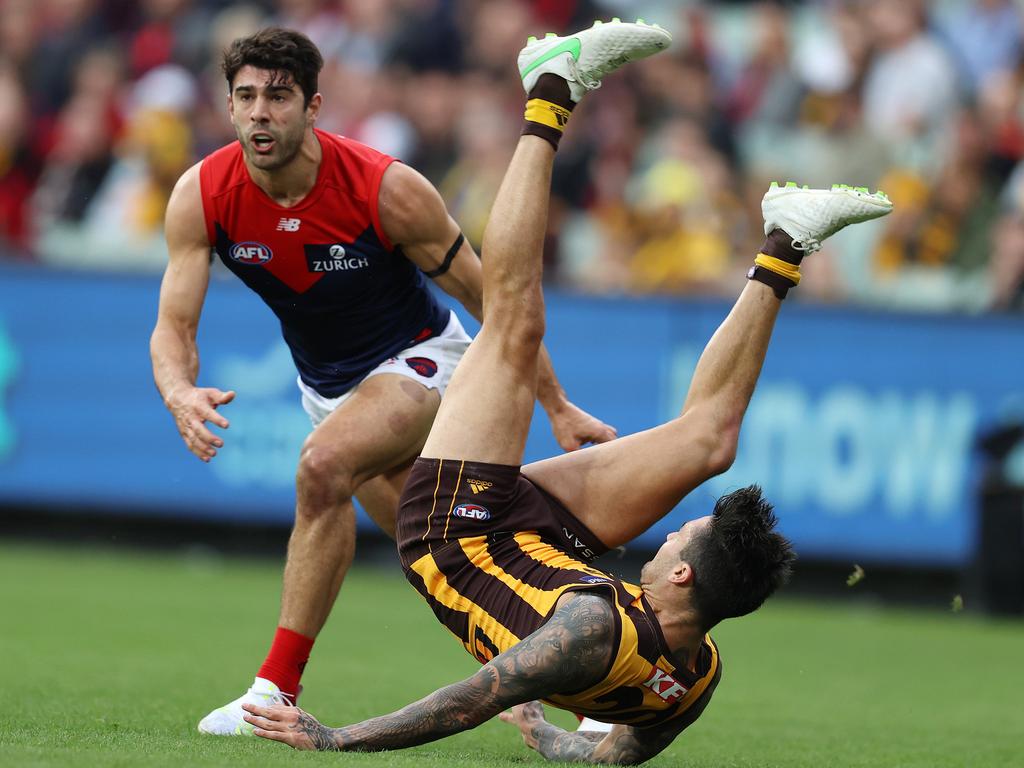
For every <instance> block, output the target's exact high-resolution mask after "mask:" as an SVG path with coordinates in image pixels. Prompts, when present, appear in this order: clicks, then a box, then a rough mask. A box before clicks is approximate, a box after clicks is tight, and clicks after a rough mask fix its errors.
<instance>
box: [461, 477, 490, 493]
mask: <svg viewBox="0 0 1024 768" xmlns="http://www.w3.org/2000/svg"><path fill="white" fill-rule="evenodd" d="M466 482H467V483H469V487H470V488H471V489H473V493H482V492H483V491H486V490H487V489H488V488H490V487H491V486H492V485H494V483H489V482H487V481H486V480H469V479H467V480H466Z"/></svg>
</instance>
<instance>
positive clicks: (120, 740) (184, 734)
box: [0, 544, 1024, 768]
mask: <svg viewBox="0 0 1024 768" xmlns="http://www.w3.org/2000/svg"><path fill="white" fill-rule="evenodd" d="M279 572H280V565H279V564H276V563H268V562H262V561H239V560H223V559H219V558H216V557H211V556H209V555H202V554H192V555H191V556H165V555H126V554H125V553H123V552H119V551H110V552H97V551H92V550H90V551H74V550H69V549H46V548H33V547H27V546H24V545H21V546H19V545H14V544H0V585H2V586H0V598H2V614H0V616H2V617H0V691H2V692H3V696H2V697H0V712H2V715H0V765H3V766H44V765H45V766H65V765H75V766H89V767H91V766H143V767H145V766H175V767H176V768H181V766H222V765H245V766H271V765H299V764H301V765H307V764H314V763H315V764H325V765H327V764H332V765H333V764H336V763H338V762H339V761H343V762H344V763H345V764H352V765H368V766H370V765H372V766H385V765H387V766H392V765H394V766H417V767H418V768H433V766H480V765H487V766H492V765H493V766H518V765H521V764H523V763H529V764H534V765H539V764H540V763H541V762H542V760H541V758H540V757H539V756H537V755H535V754H534V753H532V752H530V751H529V750H527V749H526V748H525V747H524V746H523V745H522V744H521V742H520V740H519V738H518V735H517V734H516V732H515V731H514V730H513V729H512V728H511V727H510V726H507V725H505V724H503V723H500V722H497V721H495V722H491V723H488V724H486V725H484V726H482V727H481V728H479V729H477V730H475V731H471V732H469V733H466V734H462V735H460V736H458V737H455V738H452V739H448V740H445V741H442V742H437V743H434V744H429V745H425V746H422V747H419V748H417V749H413V750H407V751H404V752H394V753H387V754H377V755H335V754H310V753H295V752H292V751H291V750H288V749H287V748H285V747H282V746H280V745H278V744H272V743H268V742H261V741H257V740H251V739H217V738H212V737H204V736H200V735H199V734H198V733H196V731H195V723H196V721H197V720H198V719H199V717H201V716H202V715H203V714H205V713H206V711H207V710H209V709H211V708H212V707H214V706H217V705H220V704H222V703H224V702H225V701H227V700H228V699H231V698H234V697H235V696H236V695H238V694H239V693H241V690H242V689H243V688H244V687H245V686H246V685H247V683H248V679H249V678H251V677H252V675H253V673H254V670H255V667H256V666H257V664H258V662H259V661H260V660H261V659H262V656H263V653H264V652H265V650H266V644H267V643H268V642H269V639H270V634H271V632H272V630H273V627H274V622H275V619H276V607H277V599H278V593H279V588H280V587H279ZM715 634H716V638H717V639H718V641H719V644H720V646H721V649H722V654H723V659H724V677H723V680H722V683H721V685H720V686H719V689H718V692H717V694H716V695H715V698H714V701H713V702H712V703H711V705H710V706H709V708H708V710H707V711H706V712H705V714H704V716H703V717H702V718H701V719H700V720H699V721H698V722H697V724H696V725H694V726H693V727H692V728H691V729H690V730H688V731H687V732H686V733H685V734H684V735H683V736H682V737H680V739H678V740H677V741H676V743H675V744H673V745H672V746H671V747H670V748H669V749H668V750H667V751H666V752H665V753H663V754H662V755H661V756H659V757H658V758H655V760H653V761H652V762H651V763H650V764H651V765H654V766H692V767H693V768H697V767H702V768H703V767H706V768H712V767H714V768H728V767H729V766H750V767H754V766H757V767H758V768H762V767H764V768H768V767H769V766H779V767H780V768H781V767H782V766H785V767H786V768H802V767H806V768H812V767H813V768H821V767H822V766H864V767H865V768H868V767H870V768H880V767H881V766H906V767H908V768H909V767H910V766H914V767H919V768H936V767H938V766H965V768H966V767H967V766H969V767H970V768H987V767H988V766H1020V765H1022V764H1024V705H1022V704H1021V700H1020V696H1021V693H1020V689H1021V687H1022V683H1024V662H1022V660H1021V653H1022V651H1024V623H1020V622H995V621H990V620H984V619H982V618H979V617H975V616H972V615H970V614H969V613H959V614H953V613H918V612H905V611H899V612H898V611H894V610H882V609H865V608H863V607H852V606H842V605H841V606H826V605H820V604H810V603H803V602H794V601H785V600H782V599H780V600H777V601H775V602H774V603H773V604H770V605H769V606H767V607H765V608H764V609H762V610H761V611H760V612H758V613H757V614H755V615H754V616H751V617H747V618H745V619H740V620H736V621H733V622H729V623H727V624H726V625H724V626H722V627H720V628H719V629H718V631H717V632H716V633H715ZM474 667H475V663H474V662H473V661H472V660H471V659H470V658H469V657H468V656H466V655H465V654H464V652H463V651H462V649H461V647H460V646H458V645H457V644H456V643H455V641H454V640H452V639H451V637H450V636H448V634H447V633H446V632H445V631H444V630H442V629H441V627H440V626H438V625H437V624H436V622H435V620H434V619H433V617H432V616H431V615H430V613H429V611H428V609H427V608H426V606H425V605H424V604H422V602H421V601H420V599H419V597H418V596H417V595H416V594H415V593H414V592H413V591H412V589H411V588H409V587H408V586H407V585H406V584H405V583H404V581H403V580H402V579H401V576H400V574H399V573H398V571H397V566H396V567H395V568H392V569H385V568H371V569H362V570H357V571H356V572H354V573H353V574H352V575H351V576H350V577H349V580H348V583H347V584H346V588H345V590H344V592H343V594H342V600H341V601H340V603H339V606H338V608H337V609H336V610H335V613H334V615H333V617H332V618H331V621H330V623H329V624H328V627H327V629H326V631H325V633H324V634H323V635H322V637H321V641H320V643H319V644H318V647H317V648H316V650H315V652H314V655H313V659H312V661H311V663H310V667H309V670H308V671H307V674H306V678H305V680H304V682H305V684H306V686H307V691H306V693H305V694H304V696H303V701H302V703H303V705H304V707H305V708H306V709H308V710H309V711H311V712H312V713H314V714H315V715H317V716H319V717H320V718H321V720H323V721H324V722H326V723H328V724H330V725H341V724H343V723H345V722H352V721H356V720H360V719H363V718H365V717H368V716H371V715H374V714H380V713H383V712H385V711H389V710H391V709H394V708H397V707H400V706H402V705H404V704H406V703H408V702H409V701H411V700H412V699H414V698H418V697H420V696H422V695H424V694H426V693H428V692H430V691H431V690H432V689H434V688H435V687H437V686H440V685H442V684H444V683H447V682H451V681H453V680H455V679H457V678H459V677H463V676H466V675H467V674H469V673H470V672H471V671H472V670H473V669H474ZM559 715H560V713H556V715H555V716H554V719H557V720H559V721H560V722H561V723H563V724H564V723H565V722H567V721H566V720H565V719H564V716H561V717H560V716H559Z"/></svg>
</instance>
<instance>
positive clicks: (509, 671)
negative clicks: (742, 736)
mask: <svg viewBox="0 0 1024 768" xmlns="http://www.w3.org/2000/svg"><path fill="white" fill-rule="evenodd" d="M614 640H615V612H614V610H613V608H612V606H611V605H610V604H609V602H608V600H607V599H606V598H605V597H603V596H600V595H598V594H595V593H592V592H570V593H568V594H566V595H564V596H563V597H562V598H561V600H559V604H558V608H557V609H556V610H555V612H554V614H553V615H552V616H551V618H550V619H549V620H548V621H547V623H546V624H544V626H542V627H541V628H540V629H538V630H537V631H536V632H534V633H533V634H532V635H530V636H529V637H527V638H525V639H523V640H522V642H520V643H518V644H517V645H515V646H513V647H512V648H510V649H509V650H507V651H505V652H504V653H503V654H501V655H500V656H496V657H495V658H493V659H492V660H491V661H489V662H488V663H487V664H485V665H484V666H482V667H481V668H480V670H479V671H478V672H477V673H476V674H475V675H473V676H472V677H470V678H467V679H466V680H463V681H461V682H458V683H454V684H452V685H449V686H446V687H445V688H442V689H440V690H439V691H435V692H434V693H432V694H430V695H429V696H427V697H426V698H424V699H421V700H420V701H417V702H415V703H413V704H410V705H409V706H407V707H405V708H404V709H401V710H399V711H398V712H394V713H392V714H390V715H383V716H382V717H375V718H373V719H371V720H366V721H365V722H362V723H358V724H356V725H350V726H346V727H343V728H328V727H327V726H324V725H322V724H320V723H319V722H317V720H316V718H314V717H313V716H312V715H310V714H309V713H307V712H303V711H302V710H301V709H299V708H298V707H284V706H275V707H258V706H254V705H249V704H244V705H243V707H244V708H245V709H246V711H247V712H249V714H247V715H246V716H245V719H246V720H247V721H248V722H250V723H252V724H253V725H254V726H255V733H256V735H257V736H262V737H264V738H267V739H272V740H274V741H280V742H284V743H285V744H288V745H289V746H292V747H294V748H296V749H320V750H344V751H349V750H358V751H376V750H382V749H401V748H403V747H412V746H415V745H417V744H423V743H426V742H428V741H434V740H436V739H440V738H442V737H444V736H450V735H452V734H454V733H459V732H460V731H465V730H468V729H470V728H475V727H476V726H478V725H480V724H481V723H483V722H486V721H487V720H490V719H491V718H492V717H494V716H495V715H497V714H498V713H500V712H502V711H504V710H505V709H507V708H509V707H512V706H515V705H516V704H521V703H523V702H526V701H532V700H533V699H538V698H544V697H546V696H550V695H553V694H556V693H561V692H563V691H572V690H581V689H584V688H587V687H589V686H590V685H593V684H594V683H596V682H597V681H598V680H600V679H601V677H602V676H603V675H604V674H605V671H606V670H607V668H608V664H609V663H610V661H611V658H612V653H613V647H612V644H613V642H614Z"/></svg>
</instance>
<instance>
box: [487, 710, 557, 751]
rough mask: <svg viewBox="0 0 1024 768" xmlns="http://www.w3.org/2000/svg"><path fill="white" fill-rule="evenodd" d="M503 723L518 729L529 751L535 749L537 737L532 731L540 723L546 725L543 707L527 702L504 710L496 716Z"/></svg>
mask: <svg viewBox="0 0 1024 768" xmlns="http://www.w3.org/2000/svg"><path fill="white" fill-rule="evenodd" d="M498 717H499V718H500V719H501V721H502V722H503V723H509V724H510V725H514V726H516V727H517V728H518V729H519V732H520V733H521V734H522V736H523V741H524V742H525V743H526V746H528V747H529V748H530V749H537V737H536V736H535V735H534V733H533V729H534V728H535V727H536V726H538V725H540V724H541V723H546V722H547V720H546V719H545V718H544V705H543V704H541V703H540V702H539V701H528V702H526V703H525V704H517V705H516V706H514V707H512V708H511V709H506V710H505V711H504V712H502V713H501V714H499V715H498Z"/></svg>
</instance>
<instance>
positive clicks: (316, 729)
mask: <svg viewBox="0 0 1024 768" xmlns="http://www.w3.org/2000/svg"><path fill="white" fill-rule="evenodd" d="M294 728H296V729H297V730H299V731H302V732H303V733H304V734H306V735H307V736H308V737H309V740H310V741H312V742H313V748H314V749H318V750H320V751H321V752H337V751H338V750H340V749H341V747H340V746H338V742H337V741H336V740H335V738H334V729H333V728H328V727H327V726H326V725H323V724H322V723H320V721H319V720H317V719H316V718H315V717H313V716H312V715H311V714H309V713H308V712H303V711H301V710H300V711H299V721H298V722H297V723H296V724H295V726H294Z"/></svg>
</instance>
